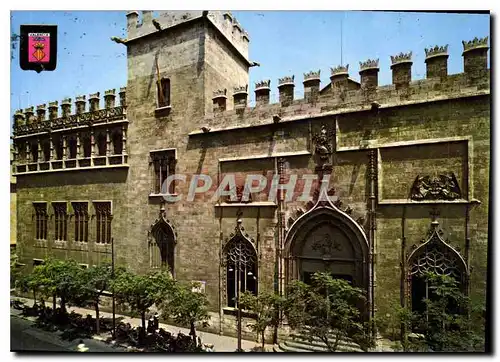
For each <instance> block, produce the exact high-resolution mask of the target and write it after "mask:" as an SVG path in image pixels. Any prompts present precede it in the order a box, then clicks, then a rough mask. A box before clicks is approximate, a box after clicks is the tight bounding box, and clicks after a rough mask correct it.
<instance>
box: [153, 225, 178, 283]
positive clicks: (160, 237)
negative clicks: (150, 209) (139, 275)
mask: <svg viewBox="0 0 500 362" xmlns="http://www.w3.org/2000/svg"><path fill="white" fill-rule="evenodd" d="M150 236H151V238H150V241H149V247H150V266H151V267H152V268H165V267H168V268H169V269H170V271H171V272H172V274H174V275H175V273H174V270H175V246H176V244H177V235H176V232H175V230H174V227H173V226H172V225H171V224H170V222H169V220H166V219H165V218H164V217H160V218H158V219H157V220H156V221H155V222H154V223H153V224H152V225H151V230H150Z"/></svg>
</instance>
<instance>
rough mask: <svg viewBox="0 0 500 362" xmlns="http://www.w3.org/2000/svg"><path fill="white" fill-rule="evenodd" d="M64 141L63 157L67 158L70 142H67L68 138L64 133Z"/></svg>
mask: <svg viewBox="0 0 500 362" xmlns="http://www.w3.org/2000/svg"><path fill="white" fill-rule="evenodd" d="M62 141H63V146H62V159H63V160H66V155H67V152H68V150H67V148H68V144H67V139H66V136H65V135H63V136H62Z"/></svg>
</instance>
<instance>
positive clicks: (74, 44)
mask: <svg viewBox="0 0 500 362" xmlns="http://www.w3.org/2000/svg"><path fill="white" fill-rule="evenodd" d="M125 14H126V12H125V11H71V12H65V11H12V12H11V36H12V41H11V93H10V94H11V107H10V110H11V112H10V113H11V115H13V114H14V112H15V110H17V109H19V108H23V109H24V108H26V107H29V106H31V105H34V106H35V107H36V105H39V104H42V103H48V102H51V101H55V100H58V101H59V103H60V102H61V100H62V99H63V98H66V97H70V98H72V99H73V101H74V98H75V96H78V95H86V96H87V98H88V95H89V94H90V93H95V92H98V91H99V92H100V93H101V95H103V94H104V91H105V90H107V89H112V88H115V89H116V91H117V93H118V90H119V88H120V87H123V86H126V83H127V62H126V47H125V46H124V45H121V44H116V43H115V42H113V41H111V40H110V37H112V36H119V37H122V38H126V17H125ZM233 15H234V16H235V17H236V18H237V19H238V21H239V23H240V24H241V25H242V27H243V28H244V29H245V30H246V31H247V32H248V33H249V35H250V49H249V58H250V60H251V61H256V62H258V63H260V64H261V66H260V67H253V68H250V84H249V90H250V91H249V93H250V94H249V98H250V101H252V99H253V98H254V93H253V89H254V83H255V82H257V81H260V80H263V79H271V89H272V101H277V88H276V86H277V83H278V78H281V77H283V76H287V75H295V85H296V86H295V92H296V97H297V98H301V97H302V95H303V87H302V81H303V73H306V72H308V71H311V70H315V71H316V70H318V69H320V70H321V86H322V87H324V86H325V85H327V84H328V83H329V81H330V80H329V77H330V67H335V66H337V65H339V64H341V62H342V64H349V74H350V77H351V78H353V79H355V80H359V73H358V72H359V62H360V61H364V60H367V59H368V58H370V59H374V58H379V59H380V63H379V67H380V72H379V85H385V84H390V83H391V70H390V56H391V55H396V54H399V53H400V52H409V51H412V52H413V67H412V78H413V80H416V79H422V78H425V62H424V60H425V51H424V48H426V47H431V46H434V45H446V44H449V48H448V53H449V55H450V56H449V59H448V73H449V74H455V73H461V72H462V71H463V58H462V51H463V46H462V40H472V39H473V38H474V37H476V36H477V37H485V36H488V35H489V34H490V16H489V15H484V14H480V15H478V14H453V13H451V14H447V13H411V12H362V11H353V12H349V11H233ZM21 24H56V25H57V26H58V59H57V68H56V70H55V71H52V72H49V71H46V72H41V73H36V72H34V71H23V70H21V68H20V66H19V42H18V41H17V40H16V35H18V34H19V29H20V25H21ZM341 29H342V31H341ZM341 44H342V46H341ZM341 49H342V51H341ZM488 54H489V53H488ZM235 86H236V85H235ZM101 99H102V96H101ZM102 102H103V101H102V100H101V104H102ZM11 124H12V117H11Z"/></svg>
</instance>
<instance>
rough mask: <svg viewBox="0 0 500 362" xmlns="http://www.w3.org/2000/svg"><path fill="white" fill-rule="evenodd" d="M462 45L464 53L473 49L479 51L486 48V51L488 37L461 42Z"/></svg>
mask: <svg viewBox="0 0 500 362" xmlns="http://www.w3.org/2000/svg"><path fill="white" fill-rule="evenodd" d="M462 44H463V46H464V53H465V52H468V51H471V50H474V49H480V48H486V49H488V48H489V47H488V37H484V38H478V37H475V38H474V39H473V40H469V41H465V40H462Z"/></svg>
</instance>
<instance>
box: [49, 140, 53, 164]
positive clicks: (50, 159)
mask: <svg viewBox="0 0 500 362" xmlns="http://www.w3.org/2000/svg"><path fill="white" fill-rule="evenodd" d="M49 147H50V153H49V161H52V160H53V159H54V139H53V138H52V133H49ZM50 168H52V163H51V164H50Z"/></svg>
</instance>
